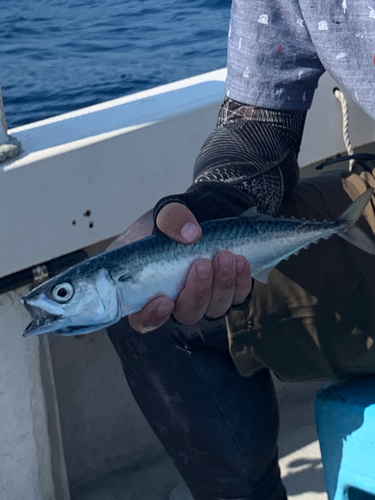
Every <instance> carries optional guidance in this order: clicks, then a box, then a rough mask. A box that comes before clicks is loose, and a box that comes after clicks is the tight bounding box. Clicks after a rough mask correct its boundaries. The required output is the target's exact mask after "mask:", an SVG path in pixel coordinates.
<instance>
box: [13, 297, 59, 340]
mask: <svg viewBox="0 0 375 500" xmlns="http://www.w3.org/2000/svg"><path fill="white" fill-rule="evenodd" d="M21 303H22V304H23V305H24V306H25V308H26V309H27V311H28V313H29V314H30V316H31V318H32V320H31V322H30V323H29V324H28V325H27V327H26V330H25V331H24V333H23V336H24V337H29V336H30V335H36V334H40V333H43V332H44V331H45V332H48V331H51V324H52V323H55V322H56V321H57V320H58V319H59V318H61V315H56V314H51V313H49V312H47V311H45V310H44V309H41V308H40V307H36V306H31V305H30V304H29V303H28V302H27V299H26V298H25V297H22V298H21Z"/></svg>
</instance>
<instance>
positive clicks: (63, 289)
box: [51, 283, 74, 304]
mask: <svg viewBox="0 0 375 500" xmlns="http://www.w3.org/2000/svg"><path fill="white" fill-rule="evenodd" d="M51 294H52V297H53V298H54V299H55V300H56V302H60V303H61V304H64V303H65V302H68V301H69V300H70V299H71V298H72V297H73V294H74V288H73V286H72V285H71V284H70V283H60V284H59V285H56V286H55V287H54V288H53V289H52V291H51Z"/></svg>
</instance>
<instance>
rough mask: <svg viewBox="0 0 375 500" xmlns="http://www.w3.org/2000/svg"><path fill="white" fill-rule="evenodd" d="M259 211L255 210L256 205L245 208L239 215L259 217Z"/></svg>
mask: <svg viewBox="0 0 375 500" xmlns="http://www.w3.org/2000/svg"><path fill="white" fill-rule="evenodd" d="M259 216H260V213H259V212H258V210H257V207H251V208H249V209H248V210H245V212H242V214H241V215H240V217H259Z"/></svg>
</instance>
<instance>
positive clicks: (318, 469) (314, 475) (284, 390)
mask: <svg viewBox="0 0 375 500" xmlns="http://www.w3.org/2000/svg"><path fill="white" fill-rule="evenodd" d="M275 383H276V387H277V391H278V396H279V404H280V419H281V423H280V440H279V445H280V468H281V472H282V476H283V479H284V484H285V486H286V488H287V492H288V498H290V499H293V500H326V499H327V494H326V490H325V485H324V477H323V467H322V463H321V456H320V449H319V441H318V439H317V434H316V429H315V420H314V395H315V392H316V390H317V389H318V388H319V387H320V385H321V384H320V383H316V382H315V383H302V382H301V383H296V384H283V383H280V382H279V381H275ZM296 409H297V411H296ZM71 498H72V500H192V497H191V495H190V493H189V492H188V490H187V488H186V486H185V484H184V483H183V481H182V479H181V477H180V475H179V473H178V472H177V471H176V469H175V467H174V465H173V464H172V462H171V460H170V459H169V457H168V456H167V455H166V454H162V455H160V454H159V455H157V456H154V457H153V458H151V459H148V461H147V463H138V464H136V465H135V466H132V467H130V468H126V469H122V470H117V471H114V472H112V473H110V474H108V475H106V476H104V477H100V478H97V479H96V480H94V481H92V482H91V483H89V484H86V485H84V486H81V487H79V488H77V489H75V490H73V491H72V492H71Z"/></svg>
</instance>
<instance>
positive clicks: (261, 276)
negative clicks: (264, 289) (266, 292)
mask: <svg viewBox="0 0 375 500" xmlns="http://www.w3.org/2000/svg"><path fill="white" fill-rule="evenodd" d="M273 269H275V266H270V267H265V268H263V269H262V270H260V271H258V272H257V273H256V274H253V278H254V279H256V280H258V281H260V282H261V283H265V284H267V283H268V280H269V275H270V272H271V271H272V270H273Z"/></svg>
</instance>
